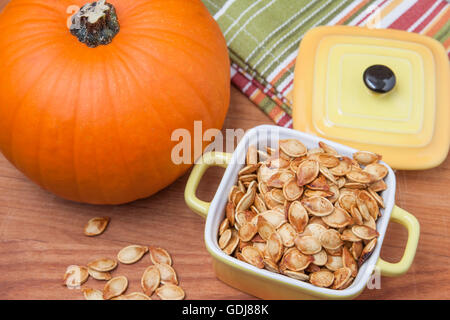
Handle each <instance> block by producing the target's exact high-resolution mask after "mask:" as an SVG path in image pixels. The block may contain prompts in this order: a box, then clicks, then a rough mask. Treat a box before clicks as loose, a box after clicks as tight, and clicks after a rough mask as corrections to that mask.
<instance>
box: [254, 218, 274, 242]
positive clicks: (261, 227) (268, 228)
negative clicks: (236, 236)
mask: <svg viewBox="0 0 450 320" xmlns="http://www.w3.org/2000/svg"><path fill="white" fill-rule="evenodd" d="M257 227H258V234H259V235H260V236H261V238H263V239H264V240H268V239H269V237H270V235H271V234H272V233H274V232H275V227H274V226H273V225H272V224H271V223H269V222H268V221H267V220H266V219H264V217H262V216H258V222H257Z"/></svg>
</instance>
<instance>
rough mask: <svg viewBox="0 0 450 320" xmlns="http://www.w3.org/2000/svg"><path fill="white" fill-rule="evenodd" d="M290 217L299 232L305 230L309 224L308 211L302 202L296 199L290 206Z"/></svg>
mask: <svg viewBox="0 0 450 320" xmlns="http://www.w3.org/2000/svg"><path fill="white" fill-rule="evenodd" d="M288 219H289V222H290V223H291V224H292V226H293V227H294V228H295V230H296V231H297V232H303V230H304V229H305V227H306V225H307V224H308V220H309V218H308V212H306V209H305V208H304V207H303V205H302V204H301V203H300V202H298V201H294V202H292V203H291V205H290V206H289V210H288Z"/></svg>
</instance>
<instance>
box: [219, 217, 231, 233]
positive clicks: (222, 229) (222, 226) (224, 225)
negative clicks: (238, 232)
mask: <svg viewBox="0 0 450 320" xmlns="http://www.w3.org/2000/svg"><path fill="white" fill-rule="evenodd" d="M229 227H230V220H228V219H227V218H225V219H223V220H222V222H221V223H220V226H219V236H221V235H222V234H223V233H224V232H225V231H226V230H227V229H228V228H229Z"/></svg>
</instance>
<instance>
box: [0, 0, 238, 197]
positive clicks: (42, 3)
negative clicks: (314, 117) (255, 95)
mask: <svg viewBox="0 0 450 320" xmlns="http://www.w3.org/2000/svg"><path fill="white" fill-rule="evenodd" d="M74 5H76V6H78V7H76V9H77V10H74ZM79 8H81V9H79ZM78 9H79V10H78ZM69 27H70V28H69ZM229 95H230V65H229V57H228V52H227V48H226V43H225V40H224V38H223V35H222V33H221V31H220V29H219V27H218V25H217V23H216V22H215V21H214V19H213V18H212V17H211V16H210V14H209V13H208V11H207V9H206V8H205V6H204V5H203V4H202V3H201V1H200V0H133V1H129V0H109V2H108V3H105V1H104V0H100V1H98V2H97V3H95V4H89V3H88V4H86V2H85V1H79V0H12V1H11V2H10V3H9V4H8V5H7V6H6V7H5V9H4V10H3V12H2V13H1V14H0V150H1V152H2V153H3V154H4V156H5V157H6V158H7V159H8V160H9V161H10V162H11V163H12V164H13V165H14V166H15V167H17V168H18V169H19V170H20V171H22V172H23V173H24V174H25V175H26V176H27V177H29V178H30V179H31V180H32V181H34V182H36V183H37V184H38V185H40V186H42V187H43V188H44V189H46V190H49V191H51V192H53V193H55V194H56V195H59V196H61V197H63V198H65V199H70V200H73V201H78V202H85V203H91V204H121V203H126V202H130V201H133V200H136V199H141V198H145V197H148V196H150V195H152V194H154V193H156V192H157V191H159V190H161V189H162V188H164V187H166V186H168V185H169V184H171V183H172V182H173V181H175V180H176V179H177V178H178V177H180V176H181V175H182V174H183V173H185V172H186V171H187V169H188V168H189V167H190V164H189V163H187V164H175V163H174V162H173V161H172V159H171V151H172V148H173V147H174V146H175V145H177V144H178V143H179V141H172V139H171V136H172V133H173V132H174V130H176V129H178V128H184V129H186V130H188V131H189V132H190V133H191V134H192V135H193V132H194V121H196V120H201V121H202V128H203V130H207V129H210V128H217V129H220V128H221V127H222V125H223V122H224V119H225V115H226V112H227V109H228V105H229V98H230V96H229Z"/></svg>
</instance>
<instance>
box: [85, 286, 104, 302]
mask: <svg viewBox="0 0 450 320" xmlns="http://www.w3.org/2000/svg"><path fill="white" fill-rule="evenodd" d="M82 292H83V295H84V298H85V299H86V300H104V299H103V292H101V291H100V290H97V289H92V288H84V289H83V290H82Z"/></svg>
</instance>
